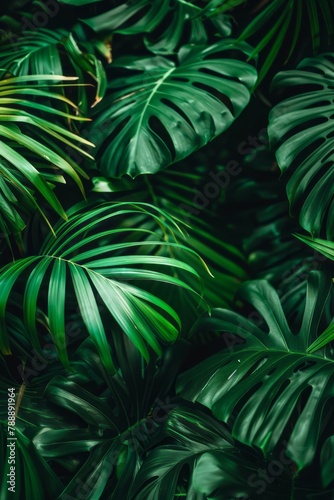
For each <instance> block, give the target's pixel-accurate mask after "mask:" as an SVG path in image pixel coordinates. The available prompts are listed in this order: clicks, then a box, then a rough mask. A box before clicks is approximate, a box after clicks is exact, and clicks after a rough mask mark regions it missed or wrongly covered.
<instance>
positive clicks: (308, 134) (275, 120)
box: [269, 54, 334, 240]
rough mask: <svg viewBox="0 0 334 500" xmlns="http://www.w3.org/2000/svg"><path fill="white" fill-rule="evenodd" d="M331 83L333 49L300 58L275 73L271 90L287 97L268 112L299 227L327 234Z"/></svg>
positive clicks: (332, 232)
mask: <svg viewBox="0 0 334 500" xmlns="http://www.w3.org/2000/svg"><path fill="white" fill-rule="evenodd" d="M333 83H334V63H333V54H323V55H321V56H318V57H316V58H313V59H304V60H303V61H302V62H301V63H300V64H299V65H298V67H297V69H296V70H291V71H285V72H281V73H278V75H276V77H275V78H274V81H273V90H274V92H276V93H277V94H282V93H284V92H289V96H290V97H288V98H286V99H283V100H282V101H281V102H280V103H279V104H277V105H276V106H275V107H274V109H273V110H272V112H271V114H270V116H269V120H270V124H269V137H270V141H271V144H272V146H273V147H274V148H275V150H276V158H277V162H278V165H279V167H280V169H281V171H282V172H286V174H287V176H289V181H288V184H287V194H288V198H289V201H290V205H291V209H292V210H293V211H294V212H296V211H298V212H299V221H300V224H301V226H302V227H303V228H304V229H306V230H307V231H309V232H310V233H311V234H312V235H313V236H316V237H321V235H323V234H326V236H327V238H328V239H329V240H331V239H332V238H333V236H334V203H333V189H332V184H333V179H334V168H333V144H334V141H333V137H332V136H333V133H334V122H333V112H332V111H333V110H332V105H333V98H334V90H333ZM283 95H284V94H283Z"/></svg>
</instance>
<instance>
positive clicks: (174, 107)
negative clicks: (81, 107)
mask: <svg viewBox="0 0 334 500" xmlns="http://www.w3.org/2000/svg"><path fill="white" fill-rule="evenodd" d="M249 50H250V47H249V46H248V45H246V44H241V45H236V44H235V43H233V42H232V41H231V40H225V41H221V42H218V43H216V44H214V45H211V46H209V47H200V46H184V47H182V49H181V50H180V52H179V55H178V65H176V64H174V63H173V62H172V61H170V60H168V59H166V58H163V57H161V56H156V57H152V58H138V57H136V58H133V57H125V58H122V59H119V60H118V61H115V63H114V64H113V67H114V69H116V68H121V69H122V70H123V71H124V70H128V71H131V72H132V75H131V74H129V75H128V76H126V77H125V78H115V79H113V80H112V81H111V83H110V88H111V90H112V94H111V95H110V96H109V97H106V98H105V99H104V100H103V102H102V103H101V105H99V106H98V107H97V108H96V112H97V113H98V116H97V118H96V119H95V121H94V124H93V128H92V131H91V132H92V134H93V133H94V131H96V132H100V133H98V134H96V135H97V158H98V159H99V160H100V166H101V170H102V172H103V173H104V174H105V175H107V176H110V177H121V176H122V175H124V174H128V175H130V176H131V177H136V176H137V175H139V174H145V173H150V174H152V173H156V172H158V171H159V170H161V169H163V168H166V167H167V166H168V165H170V164H171V163H174V162H176V161H179V160H181V159H182V158H185V157H186V156H188V155H189V154H190V153H192V152H193V151H195V150H196V149H198V148H200V147H201V146H203V145H205V144H206V143H207V142H209V141H210V140H211V139H213V138H214V137H216V136H217V135H219V134H220V133H221V132H223V131H224V130H225V129H226V128H227V127H229V125H231V123H232V122H233V120H234V119H235V118H236V117H237V116H238V115H239V114H240V113H241V111H242V110H243V109H244V107H245V106H246V105H247V103H248V101H249V99H250V88H251V87H252V86H253V84H254V83H255V80H256V70H255V69H254V68H253V67H252V66H251V65H250V64H247V63H245V62H244V61H243V60H240V59H243V58H244V57H245V55H247V54H249ZM231 51H232V52H231ZM239 58H240V59H239Z"/></svg>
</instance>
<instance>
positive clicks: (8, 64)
mask: <svg viewBox="0 0 334 500" xmlns="http://www.w3.org/2000/svg"><path fill="white" fill-rule="evenodd" d="M61 49H62V51H63V53H62V52H61ZM65 56H66V57H65ZM0 67H1V68H4V71H6V72H9V73H11V74H12V75H14V76H25V75H45V76H49V75H64V74H74V75H75V76H77V78H78V79H79V81H80V83H83V82H84V81H85V74H88V75H90V77H91V78H92V79H93V80H95V82H96V95H95V103H93V104H96V103H97V102H99V101H100V100H101V99H102V98H103V96H104V92H105V89H106V75H105V72H104V69H103V66H102V63H101V61H100V60H98V59H97V58H96V57H95V56H94V55H93V54H88V53H84V52H82V50H80V48H79V46H78V44H77V42H76V41H75V39H74V37H73V35H72V33H70V32H68V31H66V30H63V29H58V30H52V31H51V30H49V29H44V28H41V29H39V30H38V31H29V32H27V33H24V35H23V36H22V37H20V38H18V39H17V40H15V42H14V43H10V44H8V45H2V46H1V52H0ZM76 90H77V92H78V98H77V99H76V102H77V103H78V106H79V107H80V109H81V110H82V111H84V112H86V111H87V109H88V107H89V105H88V102H89V99H88V96H87V87H85V86H78V87H77V88H76Z"/></svg>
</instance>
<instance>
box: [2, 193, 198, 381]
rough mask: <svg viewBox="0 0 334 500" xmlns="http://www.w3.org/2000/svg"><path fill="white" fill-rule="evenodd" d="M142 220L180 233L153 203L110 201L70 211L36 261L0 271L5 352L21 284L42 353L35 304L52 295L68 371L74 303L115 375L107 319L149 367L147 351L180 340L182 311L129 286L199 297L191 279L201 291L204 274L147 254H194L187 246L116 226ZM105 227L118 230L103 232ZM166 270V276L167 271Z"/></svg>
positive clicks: (52, 322)
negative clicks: (156, 286)
mask: <svg viewBox="0 0 334 500" xmlns="http://www.w3.org/2000/svg"><path fill="white" fill-rule="evenodd" d="M140 214H145V215H146V216H148V217H149V218H151V221H153V222H155V224H157V222H158V223H159V224H160V225H161V226H162V227H164V230H165V231H166V233H168V232H169V231H171V230H172V231H175V233H176V234H177V232H178V231H179V229H178V226H177V225H176V224H175V222H173V219H172V218H171V217H170V216H169V215H167V214H166V213H164V212H163V211H161V210H159V209H154V208H153V207H151V206H150V205H148V204H145V203H137V204H136V205H131V204H129V203H107V204H103V205H98V206H96V207H90V209H89V210H86V211H81V212H78V211H77V212H74V213H72V215H71V216H70V217H69V221H68V222H67V223H64V222H60V223H58V225H57V226H56V227H55V230H56V233H57V235H58V237H57V238H56V239H55V238H54V237H52V236H50V237H49V238H47V239H46V240H45V242H44V244H43V247H42V249H41V251H40V254H39V255H38V256H35V257H27V258H23V259H20V260H18V261H16V262H14V263H11V264H9V265H8V266H6V267H5V268H3V269H2V271H1V272H0V283H1V287H2V288H1V301H0V319H1V321H2V328H1V334H0V340H1V344H0V345H1V349H2V351H3V352H8V350H9V342H8V337H7V325H6V309H7V302H8V297H10V295H11V293H12V289H13V287H14V285H15V283H16V282H17V281H18V280H20V281H21V283H22V286H23V289H24V290H25V293H24V301H23V302H24V303H23V318H24V322H25V325H26V327H27V330H28V332H29V333H30V336H31V337H30V338H31V342H32V344H33V345H34V347H36V348H38V344H39V342H40V339H38V336H37V331H36V304H37V300H40V298H41V296H44V297H45V296H47V299H48V302H47V313H48V315H49V328H50V334H51V337H52V340H53V342H54V344H55V346H56V348H57V352H58V355H59V358H60V360H61V361H62V362H63V363H64V365H65V366H67V367H69V361H68V357H67V356H68V354H67V348H66V335H65V328H64V326H65V314H66V310H65V309H66V307H65V304H66V303H67V302H68V301H69V302H71V301H73V300H74V302H76V303H77V304H78V307H79V311H80V314H81V316H82V320H83V323H84V325H85V328H86V330H87V332H88V333H89V335H90V336H91V338H92V339H93V341H94V343H95V346H96V348H97V350H98V352H99V355H100V357H101V361H102V363H103V365H104V366H105V367H106V368H107V369H108V370H110V372H112V373H113V372H115V367H114V362H113V355H112V353H111V344H110V342H109V341H108V335H111V336H113V329H114V326H112V327H111V332H110V330H109V327H108V332H107V330H106V323H105V318H106V316H107V317H108V316H109V318H110V316H111V317H112V318H113V320H114V323H113V324H114V325H115V324H118V325H119V326H120V327H121V328H122V329H123V330H124V332H125V333H126V335H127V336H128V337H129V339H130V340H131V342H132V343H133V344H134V345H136V347H137V348H138V350H139V351H140V353H141V354H142V356H143V357H144V358H145V359H146V361H147V362H148V361H149V358H150V355H149V350H148V347H147V346H150V347H151V348H152V349H153V350H154V351H155V352H156V353H158V354H161V347H160V345H159V340H160V341H163V342H168V343H170V342H173V341H175V340H176V338H177V336H178V330H179V327H180V321H179V318H178V315H177V314H176V312H175V311H174V310H173V308H172V307H171V306H170V305H169V304H168V303H167V302H166V301H165V300H162V299H161V298H159V293H157V294H156V295H154V294H153V293H151V292H149V291H147V290H145V287H144V289H143V290H141V287H140V286H136V285H132V284H131V281H133V280H139V281H140V282H148V283H149V282H152V281H153V282H155V281H157V282H159V283H160V284H161V283H165V284H166V285H167V286H170V285H172V286H173V287H175V286H176V287H182V288H183V289H184V291H185V292H186V293H190V294H193V293H195V294H196V293H197V292H196V289H195V288H194V286H190V285H188V284H187V277H189V275H190V276H191V278H192V279H194V278H195V279H196V280H197V285H196V284H195V286H197V287H198V284H199V274H198V273H197V272H196V271H195V270H194V269H193V268H192V267H191V266H189V265H187V264H186V263H184V262H182V260H178V259H175V258H170V257H161V256H159V255H158V254H155V253H153V254H152V255H145V248H148V249H154V248H156V247H158V248H162V247H165V246H166V247H167V246H168V247H169V248H173V247H175V248H178V249H179V250H180V251H181V250H182V251H183V252H185V253H187V252H190V253H191V252H192V253H193V254H194V253H195V252H194V251H193V250H191V249H187V248H186V247H185V246H183V245H180V244H177V243H169V242H168V240H167V241H164V240H162V239H161V240H160V239H159V236H157V235H155V236H154V238H152V239H151V240H148V241H141V236H144V237H145V236H146V232H147V230H146V229H145V228H141V227H132V226H131V224H127V227H126V228H121V227H119V228H118V224H120V223H121V222H122V218H123V220H124V217H126V218H127V220H129V216H131V215H132V216H137V215H140ZM107 223H108V225H109V227H115V229H107V230H105V229H103V226H104V225H105V224H107ZM133 237H135V239H134V240H133ZM137 238H138V239H137ZM79 249H80V250H79ZM101 256H103V257H104V258H101ZM138 266H139V267H138ZM154 268H155V269H156V270H154ZM163 268H165V269H166V271H162V269H163ZM48 269H51V275H49V274H48V273H46V271H47V270H48ZM174 269H180V270H181V271H182V272H183V278H182V279H176V278H175V277H174V276H170V275H169V274H168V273H169V272H170V270H171V271H172V272H173V270H174ZM28 270H29V273H28ZM67 273H68V274H69V275H70V276H71V286H69V284H68V280H66V274H67ZM129 281H130V283H127V282H129ZM46 292H47V293H46ZM107 313H109V314H107ZM109 332H110V333H109Z"/></svg>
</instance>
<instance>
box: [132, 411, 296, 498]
mask: <svg viewBox="0 0 334 500" xmlns="http://www.w3.org/2000/svg"><path fill="white" fill-rule="evenodd" d="M164 434H165V436H166V437H168V438H169V439H170V438H173V440H174V441H175V442H174V443H172V444H168V445H164V446H158V447H156V448H155V449H153V450H152V451H151V452H150V453H149V454H148V456H147V458H146V459H144V462H143V465H142V466H141V468H140V469H139V473H138V475H137V477H136V478H135V481H134V484H133V487H132V490H131V491H130V495H129V499H131V500H132V499H133V500H134V499H136V500H144V499H149V500H159V499H160V498H164V499H166V500H173V499H174V498H178V497H187V498H203V499H204V498H212V499H215V500H218V499H219V500H229V499H231V498H251V497H250V495H252V494H255V493H257V490H256V489H255V488H256V487H258V486H259V485H261V481H256V478H257V475H258V470H259V466H260V465H262V466H266V462H265V461H264V460H260V463H258V462H259V460H258V457H256V455H255V453H254V452H253V453H250V452H248V450H247V452H248V453H247V452H245V450H243V452H241V449H240V448H238V447H237V445H236V443H235V442H234V440H233V439H232V438H231V436H230V433H229V431H228V430H227V429H226V428H225V427H223V426H222V425H221V424H220V423H219V422H217V420H215V419H213V418H211V417H210V416H208V415H206V414H205V413H203V412H202V411H200V410H198V409H194V408H192V409H189V408H186V407H184V408H183V407H177V408H175V409H173V410H171V412H170V413H169V415H168V420H167V422H166V425H165V431H164ZM285 463H287V462H285ZM289 475H290V474H289V469H286V471H285V475H284V476H283V477H281V478H280V481H279V484H278V485H277V483H276V484H275V486H273V485H272V486H269V485H268V486H269V487H268V488H267V489H266V494H267V498H268V497H269V496H270V498H283V497H284V494H285V495H287V494H288V492H289V489H290V490H291V484H290V485H289V483H290V482H291V479H290V478H289V477H288V476H289ZM289 479H290V480H289ZM261 498H262V497H261Z"/></svg>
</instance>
